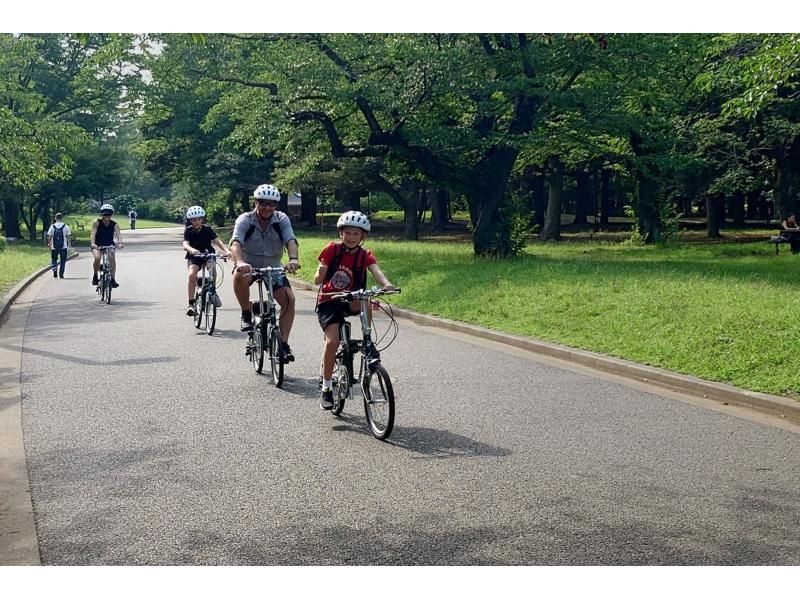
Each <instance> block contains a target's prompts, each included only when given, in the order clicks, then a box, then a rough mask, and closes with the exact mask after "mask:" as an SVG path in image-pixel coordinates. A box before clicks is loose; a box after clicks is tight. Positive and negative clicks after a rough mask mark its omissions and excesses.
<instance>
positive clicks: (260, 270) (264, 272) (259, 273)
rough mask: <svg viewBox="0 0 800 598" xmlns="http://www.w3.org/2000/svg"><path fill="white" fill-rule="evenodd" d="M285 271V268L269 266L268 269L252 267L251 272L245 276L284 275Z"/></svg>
mask: <svg viewBox="0 0 800 598" xmlns="http://www.w3.org/2000/svg"><path fill="white" fill-rule="evenodd" d="M283 273H284V269H283V266H276V267H274V268H273V267H272V266H267V267H266V268H253V267H252V266H251V267H250V272H244V274H249V275H250V276H266V275H269V274H283Z"/></svg>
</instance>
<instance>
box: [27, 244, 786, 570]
mask: <svg viewBox="0 0 800 598" xmlns="http://www.w3.org/2000/svg"><path fill="white" fill-rule="evenodd" d="M126 242H127V243H128V245H127V246H126V248H125V249H124V250H122V251H120V252H119V253H118V264H119V272H118V275H117V278H118V280H119V282H120V285H121V287H120V288H119V289H117V290H116V291H115V293H114V295H113V302H112V305H110V306H108V305H104V304H100V303H99V301H98V300H97V298H96V295H95V293H94V290H93V287H92V286H91V285H90V280H89V279H90V275H91V272H90V263H89V260H88V259H87V258H86V257H85V256H84V257H82V258H80V259H78V260H76V261H73V262H70V263H68V264H67V273H66V276H67V278H66V279H65V280H53V279H50V280H48V281H47V283H46V284H44V285H43V286H42V288H41V291H40V292H39V294H38V296H37V297H36V301H35V303H34V304H33V305H32V308H31V312H30V317H29V319H28V323H27V326H26V329H25V337H24V345H23V357H22V391H23V394H22V396H23V399H22V421H23V432H24V440H25V450H26V454H27V460H28V470H29V475H30V480H31V487H32V497H33V505H34V513H35V521H36V529H37V534H38V537H39V546H40V552H41V558H42V563H43V564H46V565H102V564H113V565H144V564H149V565H192V564H204V565H212V564H213V565H279V564H289V565H322V564H358V565H367V564H394V565H410V564H424V565H605V564H617V565H645V564H648V565H656V564H664V565H666V564H669V565H722V564H726V565H734V564H736V565H755V564H774V565H778V564H782V565H798V564H800V534H799V533H798V531H800V435H799V434H798V432H797V428H793V427H791V426H786V425H784V426H779V425H771V424H770V423H768V422H764V421H755V420H752V419H747V418H742V417H737V416H734V415H730V414H725V413H720V412H719V411H714V410H710V409H705V408H703V407H701V406H698V405H695V404H692V403H691V402H687V401H683V400H675V399H672V398H668V397H665V396H664V395H663V393H658V392H657V391H654V392H645V391H643V390H642V389H641V388H638V387H635V386H632V385H626V384H623V383H620V382H618V381H614V380H611V379H609V378H608V377H604V376H595V375H591V374H589V373H586V372H578V371H575V370H573V369H564V368H560V367H556V366H555V365H554V364H553V363H552V362H548V361H547V360H542V359H538V358H535V357H532V356H526V355H524V354H523V353H522V352H521V351H518V350H505V349H504V348H503V347H501V346H499V345H497V344H495V343H477V342H471V341H469V340H468V339H466V338H459V337H458V335H454V334H447V333H443V332H440V331H438V330H435V329H431V328H426V327H421V326H417V325H415V324H412V323H410V322H408V321H405V320H402V321H400V335H399V337H398V338H397V340H396V342H395V344H394V345H393V346H392V347H391V348H389V349H388V350H387V351H385V352H384V354H383V357H384V359H383V363H384V365H385V366H386V367H387V369H388V371H389V372H390V374H391V375H392V379H393V382H394V385H395V391H396V394H397V420H396V425H395V430H394V432H393V434H392V436H391V438H390V439H389V442H387V443H383V442H379V441H377V440H375V439H374V438H373V437H372V436H371V434H370V433H369V431H368V429H367V427H366V422H365V418H364V413H363V407H362V406H361V405H360V404H355V402H353V403H348V405H347V406H346V407H345V411H344V414H343V417H342V418H340V419H337V418H335V417H333V416H332V415H331V414H329V413H325V412H322V411H320V409H319V407H318V390H317V385H316V379H317V374H318V368H319V358H320V357H319V356H320V351H321V348H322V338H321V332H320V330H319V327H318V324H317V322H316V318H315V315H314V311H313V295H312V294H311V293H307V292H299V293H298V315H297V318H296V320H295V328H294V330H293V332H292V337H291V339H290V342H291V345H292V347H293V350H294V352H295V354H296V355H297V361H295V362H294V363H293V364H290V365H288V366H287V382H286V384H285V387H284V389H280V390H279V389H276V388H274V387H273V386H272V384H271V382H270V379H269V378H268V377H267V376H259V375H257V374H255V372H254V371H253V369H252V367H251V365H250V363H249V362H248V360H247V358H246V357H245V354H244V342H245V338H244V335H242V334H241V333H239V332H238V320H239V311H238V306H237V305H236V303H235V301H234V299H233V293H232V289H231V286H230V273H229V271H228V268H226V274H225V281H224V282H223V284H222V294H221V296H222V300H223V307H222V309H221V310H220V315H219V317H218V323H217V325H218V332H215V334H214V336H213V337H208V336H206V335H205V334H203V333H200V332H198V331H197V330H196V329H195V328H194V327H193V325H192V322H191V319H190V318H189V317H187V316H186V315H184V309H185V303H186V297H185V292H186V291H185V288H186V285H185V266H184V262H183V260H182V252H181V250H180V247H179V246H180V234H179V232H178V231H176V230H160V231H135V232H129V233H127V234H126ZM304 266H305V267H306V268H311V267H314V265H313V264H305V265H304ZM396 282H397V283H398V284H400V285H402V282H403V281H396ZM355 327H356V328H357V325H356V326H355Z"/></svg>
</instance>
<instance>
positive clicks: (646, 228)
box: [636, 174, 661, 244]
mask: <svg viewBox="0 0 800 598" xmlns="http://www.w3.org/2000/svg"><path fill="white" fill-rule="evenodd" d="M636 216H637V219H638V227H639V234H641V235H642V239H643V240H644V242H645V243H647V244H649V243H658V242H659V241H660V240H661V214H660V213H659V209H658V183H657V182H656V181H655V180H654V179H653V178H652V177H650V176H649V175H646V174H640V175H639V205H638V209H637V214H636Z"/></svg>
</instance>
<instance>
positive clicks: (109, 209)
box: [100, 203, 114, 214]
mask: <svg viewBox="0 0 800 598" xmlns="http://www.w3.org/2000/svg"><path fill="white" fill-rule="evenodd" d="M105 212H111V213H112V214H113V213H114V206H112V205H111V204H110V203H104V204H103V205H102V206H100V213H101V214H104V213H105Z"/></svg>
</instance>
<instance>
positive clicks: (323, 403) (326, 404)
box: [319, 390, 333, 411]
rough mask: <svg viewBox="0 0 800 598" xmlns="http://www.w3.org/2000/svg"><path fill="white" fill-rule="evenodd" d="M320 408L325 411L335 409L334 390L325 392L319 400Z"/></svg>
mask: <svg viewBox="0 0 800 598" xmlns="http://www.w3.org/2000/svg"><path fill="white" fill-rule="evenodd" d="M319 408H320V409H322V410H324V411H330V410H331V409H333V390H323V391H322V395H321V396H320V399H319Z"/></svg>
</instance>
